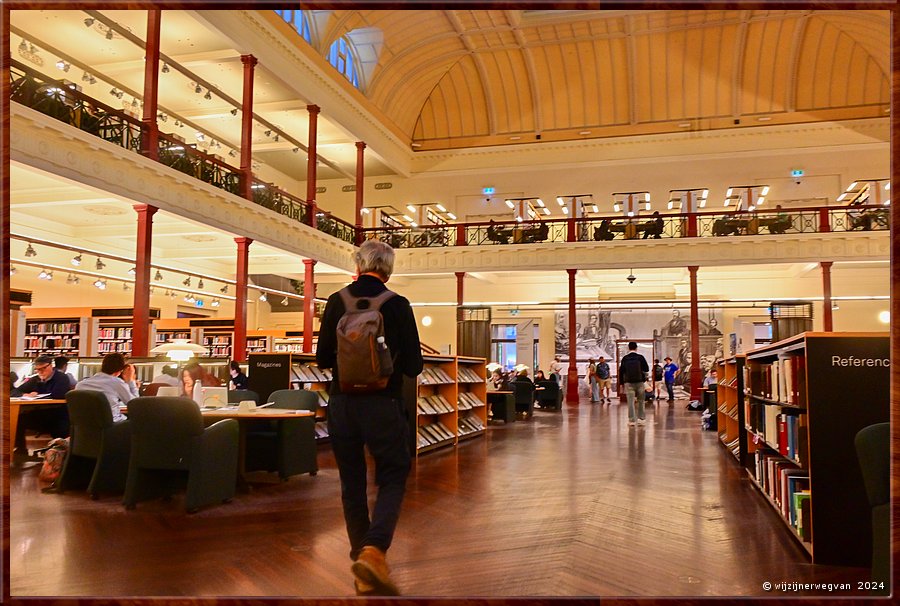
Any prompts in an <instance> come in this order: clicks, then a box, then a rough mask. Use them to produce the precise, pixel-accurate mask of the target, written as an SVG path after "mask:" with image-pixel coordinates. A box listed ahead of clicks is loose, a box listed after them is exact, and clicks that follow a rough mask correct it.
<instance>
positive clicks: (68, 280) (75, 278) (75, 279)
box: [66, 273, 81, 284]
mask: <svg viewBox="0 0 900 606" xmlns="http://www.w3.org/2000/svg"><path fill="white" fill-rule="evenodd" d="M79 282H81V279H80V278H79V277H78V276H76V275H75V274H73V273H70V274H69V277H68V278H66V284H78V283H79Z"/></svg>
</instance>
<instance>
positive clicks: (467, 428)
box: [457, 415, 484, 436]
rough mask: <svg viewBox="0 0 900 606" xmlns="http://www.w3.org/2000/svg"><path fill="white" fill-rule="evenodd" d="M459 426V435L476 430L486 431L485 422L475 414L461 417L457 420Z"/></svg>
mask: <svg viewBox="0 0 900 606" xmlns="http://www.w3.org/2000/svg"><path fill="white" fill-rule="evenodd" d="M457 426H458V427H459V435H461V436H465V435H469V434H470V433H475V432H476V431H484V423H483V422H482V421H481V419H479V418H478V417H476V416H475V415H471V416H468V417H462V418H460V419H459V421H457Z"/></svg>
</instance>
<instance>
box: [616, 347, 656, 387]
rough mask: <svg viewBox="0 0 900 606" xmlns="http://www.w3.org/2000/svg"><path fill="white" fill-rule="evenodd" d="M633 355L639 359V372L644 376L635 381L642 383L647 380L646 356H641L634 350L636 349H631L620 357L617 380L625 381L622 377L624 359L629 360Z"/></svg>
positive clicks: (623, 374)
mask: <svg viewBox="0 0 900 606" xmlns="http://www.w3.org/2000/svg"><path fill="white" fill-rule="evenodd" d="M634 357H637V358H640V361H641V372H643V373H644V378H643V379H641V380H640V381H636V382H637V383H643V382H644V381H646V380H647V373H648V372H650V366H649V365H648V364H647V358H645V357H644V356H642V355H641V354H639V353H638V352H636V351H632V352H629V353H627V354H626V355H625V356H624V357H622V360H621V361H620V362H619V382H621V383H626V382H627V381H625V379H624V378H623V377H624V376H625V373H624V372H623V369H624V367H625V364H626V360H629V361H630V360H631V359H632V358H634Z"/></svg>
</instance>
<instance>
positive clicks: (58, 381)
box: [19, 370, 72, 400]
mask: <svg viewBox="0 0 900 606" xmlns="http://www.w3.org/2000/svg"><path fill="white" fill-rule="evenodd" d="M71 389H72V384H71V383H69V377H68V375H65V374H63V373H61V372H59V371H58V370H54V371H53V374H52V375H50V378H49V379H47V380H46V381H41V377H39V376H38V375H34V376H33V377H31V378H30V379H28V380H27V381H25V382H24V383H22V384H21V385H19V391H21V392H22V393H31V392H33V391H36V392H37V393H48V394H50V399H51V400H65V399H66V394H67V393H69V390H71Z"/></svg>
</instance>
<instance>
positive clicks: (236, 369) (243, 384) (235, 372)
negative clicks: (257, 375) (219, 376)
mask: <svg viewBox="0 0 900 606" xmlns="http://www.w3.org/2000/svg"><path fill="white" fill-rule="evenodd" d="M228 372H229V373H230V374H231V380H229V381H228V389H247V375H245V374H244V373H243V371H242V370H241V365H240V364H238V363H237V362H235V361H232V362H231V364H230V365H229V368H228Z"/></svg>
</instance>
